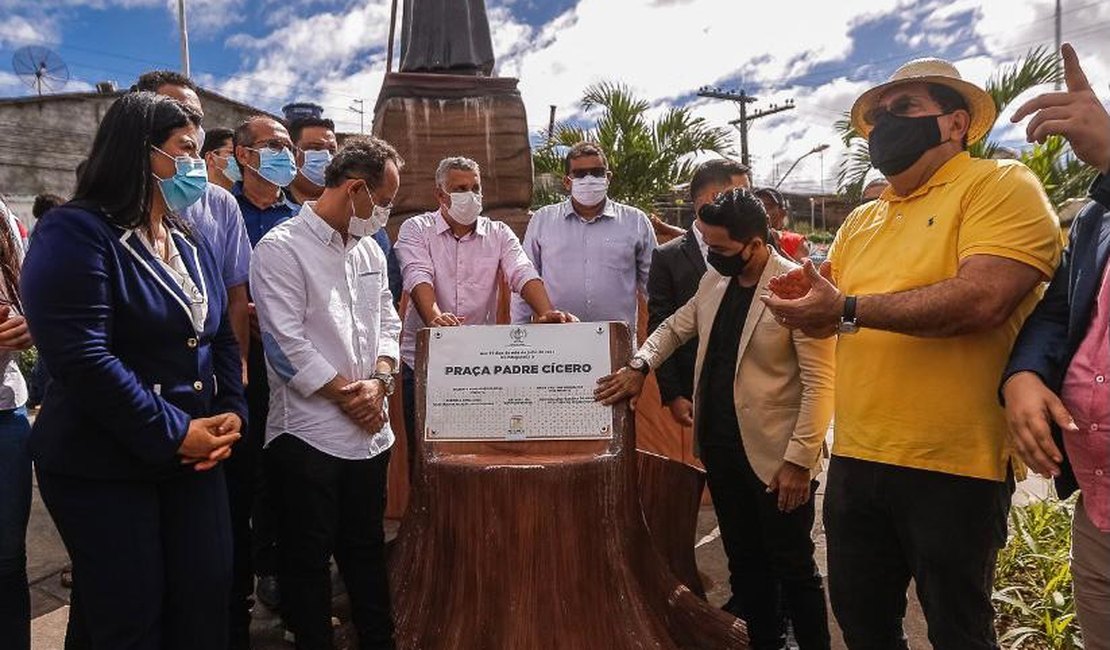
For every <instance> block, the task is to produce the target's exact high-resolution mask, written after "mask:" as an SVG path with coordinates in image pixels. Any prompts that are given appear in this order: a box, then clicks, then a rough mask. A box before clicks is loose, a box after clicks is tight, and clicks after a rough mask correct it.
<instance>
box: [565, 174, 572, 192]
mask: <svg viewBox="0 0 1110 650" xmlns="http://www.w3.org/2000/svg"><path fill="white" fill-rule="evenodd" d="M573 184H574V180H573V179H572V178H571V177H570V174H566V175H564V176H563V189H564V190H566V191H568V192H569V191H570V188H571V185H573Z"/></svg>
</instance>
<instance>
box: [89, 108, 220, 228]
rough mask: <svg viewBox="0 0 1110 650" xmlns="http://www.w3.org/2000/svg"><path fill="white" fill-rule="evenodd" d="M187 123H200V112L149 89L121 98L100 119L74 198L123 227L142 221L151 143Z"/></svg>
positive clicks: (145, 216)
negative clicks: (99, 211)
mask: <svg viewBox="0 0 1110 650" xmlns="http://www.w3.org/2000/svg"><path fill="white" fill-rule="evenodd" d="M189 124H192V125H193V126H200V114H199V113H197V111H196V110H195V109H193V108H190V107H188V106H185V105H184V104H182V103H180V102H178V101H176V100H173V99H170V98H169V97H165V96H162V95H155V94H154V93H151V92H134V93H127V94H126V95H124V96H122V97H120V98H119V99H117V100H116V101H115V103H113V104H112V106H111V107H110V108H109V109H108V112H107V113H106V114H105V115H104V119H103V120H101V122H100V128H98V129H97V131H96V138H94V139H93V144H92V149H91V150H90V151H89V158H88V160H87V164H86V165H85V168H84V170H82V173H81V177H80V178H79V179H78V182H77V193H76V194H74V196H73V199H74V200H75V201H83V202H88V203H92V204H94V205H96V206H99V208H100V210H101V211H102V212H104V215H105V217H106V218H107V219H108V220H109V221H111V222H112V223H114V224H116V225H117V226H120V227H121V228H135V227H138V226H141V225H145V224H146V223H147V222H148V221H149V220H150V202H151V198H152V197H153V191H152V190H153V187H154V181H153V175H152V173H151V169H150V152H151V147H152V146H156V147H160V146H162V144H163V143H164V142H165V141H166V140H168V139H169V137H170V134H171V133H173V132H174V130H176V129H180V128H182V127H184V126H187V125H189Z"/></svg>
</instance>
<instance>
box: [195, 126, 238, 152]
mask: <svg viewBox="0 0 1110 650" xmlns="http://www.w3.org/2000/svg"><path fill="white" fill-rule="evenodd" d="M234 139H235V132H234V131H232V130H231V129H228V128H225V127H222V126H218V127H216V128H214V129H209V130H207V131H205V132H204V146H203V147H201V148H200V157H201V158H203V157H205V156H207V155H208V154H209V153H211V152H213V151H215V150H217V149H219V148H220V147H222V146H224V145H225V144H227V141H228V140H232V141H234Z"/></svg>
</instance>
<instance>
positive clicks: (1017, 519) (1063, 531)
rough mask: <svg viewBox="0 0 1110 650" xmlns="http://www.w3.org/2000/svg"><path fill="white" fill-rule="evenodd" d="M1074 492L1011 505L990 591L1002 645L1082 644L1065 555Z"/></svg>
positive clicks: (1021, 649)
mask: <svg viewBox="0 0 1110 650" xmlns="http://www.w3.org/2000/svg"><path fill="white" fill-rule="evenodd" d="M1076 498H1077V497H1075V496H1073V497H1072V498H1070V499H1068V500H1066V501H1060V500H1058V499H1053V498H1049V499H1044V500H1040V501H1033V502H1031V503H1029V504H1028V505H1023V506H1014V507H1013V508H1012V509H1011V510H1010V535H1009V539H1008V541H1007V543H1006V547H1005V548H1004V549H1002V552H1000V553H999V555H998V563H997V565H996V568H995V578H994V594H993V600H994V603H995V606H996V607H997V609H998V616H997V618H996V623H995V625H996V627H997V629H998V633H999V642H1000V643H1001V644H1002V646H1003V647H1005V648H1010V649H1012V650H1043V649H1052V650H1072V649H1075V648H1082V647H1083V641H1082V639H1081V637H1080V634H1079V625H1078V623H1077V621H1076V620H1075V599H1074V596H1073V594H1072V584H1071V566H1070V563H1069V561H1068V555H1069V552H1070V549H1071V518H1072V513H1074V512H1075V502H1076Z"/></svg>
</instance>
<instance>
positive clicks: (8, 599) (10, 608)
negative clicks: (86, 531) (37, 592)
mask: <svg viewBox="0 0 1110 650" xmlns="http://www.w3.org/2000/svg"><path fill="white" fill-rule="evenodd" d="M30 435H31V425H30V424H28V423H27V412H26V411H25V410H24V409H22V408H19V409H13V410H7V411H0V645H3V647H5V648H11V649H12V650H25V649H26V648H30V647H31V599H30V596H29V594H28V593H27V546H26V538H27V518H28V516H29V515H30V512H31V452H30V450H29V449H28V448H27V439H28V438H29V437H30Z"/></svg>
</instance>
